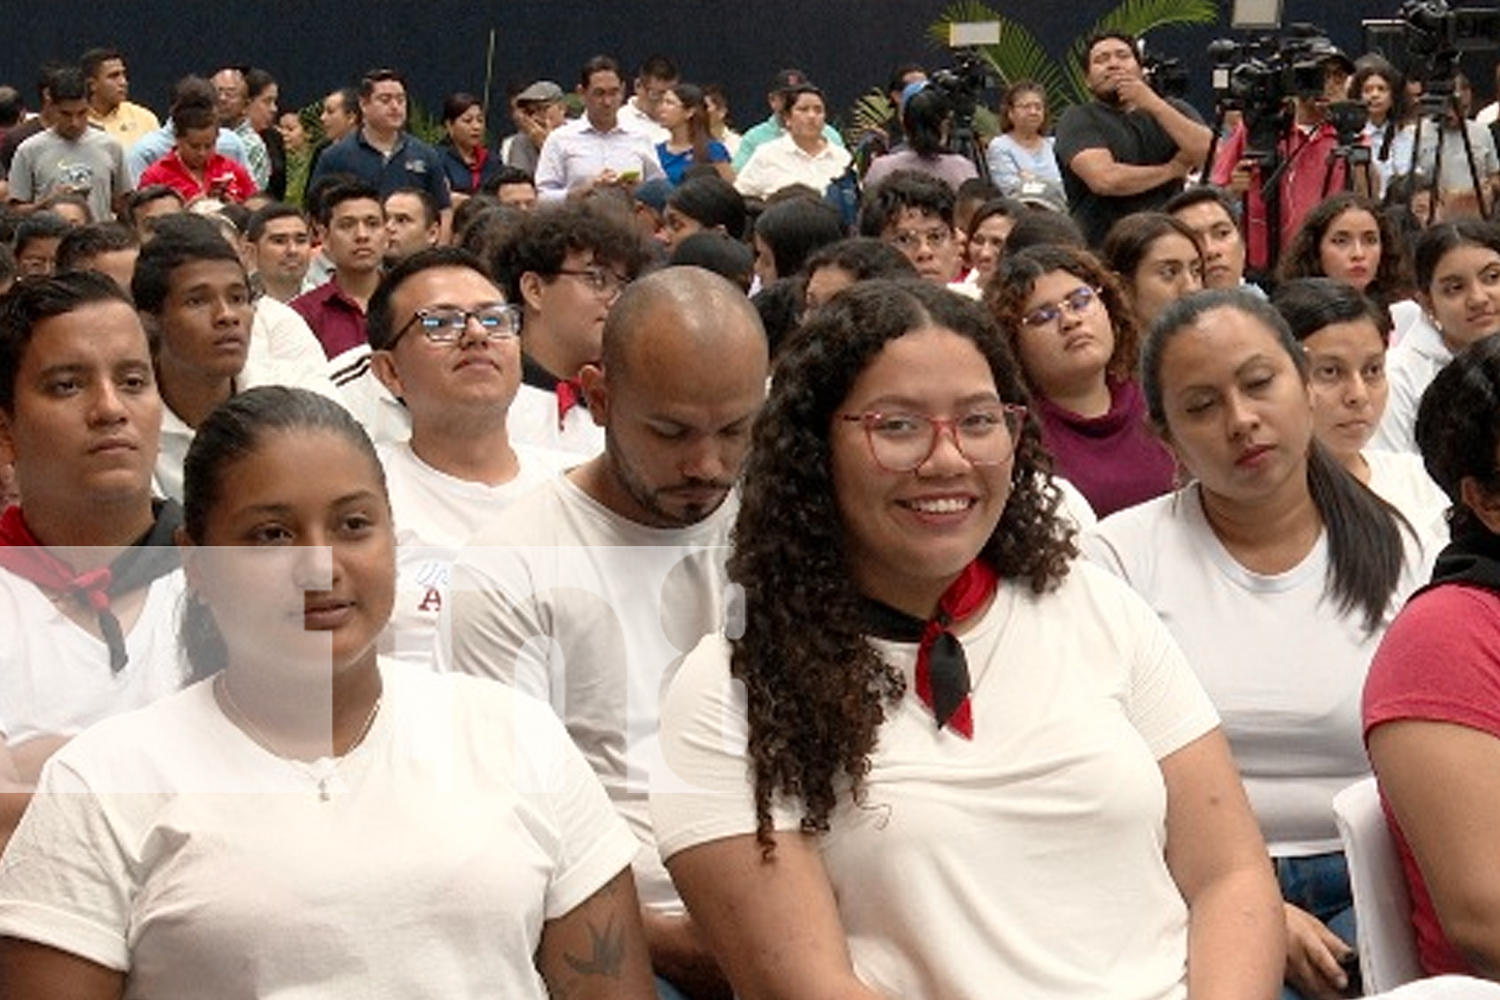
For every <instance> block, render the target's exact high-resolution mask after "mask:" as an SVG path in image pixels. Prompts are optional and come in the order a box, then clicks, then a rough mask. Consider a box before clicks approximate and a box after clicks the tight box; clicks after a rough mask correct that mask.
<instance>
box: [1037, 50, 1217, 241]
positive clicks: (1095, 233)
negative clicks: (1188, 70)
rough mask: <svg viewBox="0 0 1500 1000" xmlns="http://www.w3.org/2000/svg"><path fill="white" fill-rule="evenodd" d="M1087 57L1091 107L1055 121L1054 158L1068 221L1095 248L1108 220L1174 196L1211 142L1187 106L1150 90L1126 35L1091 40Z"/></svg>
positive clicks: (1075, 108) (1076, 108)
mask: <svg viewBox="0 0 1500 1000" xmlns="http://www.w3.org/2000/svg"><path fill="white" fill-rule="evenodd" d="M1087 52H1088V65H1087V83H1088V88H1089V91H1090V92H1091V93H1092V94H1093V95H1094V100H1093V101H1091V102H1089V103H1088V104H1078V105H1074V106H1073V107H1071V108H1069V109H1068V110H1067V111H1066V112H1065V113H1064V114H1063V116H1062V119H1061V120H1060V121H1059V122H1058V123H1057V144H1056V152H1057V162H1058V165H1059V166H1060V167H1061V168H1062V176H1063V186H1064V188H1065V189H1066V190H1067V193H1068V203H1069V205H1071V206H1072V210H1073V218H1074V219H1075V220H1076V221H1077V222H1078V224H1079V226H1080V227H1081V228H1082V229H1083V231H1084V234H1085V235H1086V236H1087V237H1088V240H1089V242H1090V244H1093V245H1098V244H1099V243H1100V242H1102V241H1103V239H1104V235H1105V234H1106V233H1107V232H1109V228H1110V226H1112V225H1114V223H1115V221H1116V220H1118V219H1121V218H1123V217H1125V216H1127V215H1129V214H1131V213H1132V212H1139V211H1143V210H1147V209H1156V208H1160V207H1161V206H1162V205H1163V204H1164V203H1165V202H1166V201H1167V199H1168V198H1170V197H1172V195H1174V194H1176V193H1177V192H1178V191H1181V190H1182V186H1183V179H1184V178H1185V177H1186V176H1187V175H1188V173H1189V172H1191V171H1193V170H1196V169H1198V168H1199V167H1201V166H1202V165H1203V161H1204V159H1205V158H1206V157H1207V156H1208V147H1209V143H1210V142H1211V141H1212V138H1213V135H1212V132H1211V131H1210V130H1209V128H1208V126H1207V125H1205V124H1204V123H1203V119H1202V117H1201V116H1200V115H1199V114H1198V112H1197V111H1195V110H1194V109H1193V107H1192V106H1191V105H1189V104H1188V103H1186V102H1185V101H1181V100H1177V99H1171V98H1164V97H1162V96H1161V95H1159V94H1158V93H1156V91H1154V90H1152V89H1151V86H1150V85H1149V84H1148V83H1147V82H1146V79H1145V73H1144V71H1143V69H1142V66H1141V60H1140V55H1139V53H1138V50H1137V47H1136V40H1135V39H1134V38H1132V37H1131V36H1130V35H1126V34H1122V33H1119V32H1107V33H1105V34H1102V35H1096V36H1095V37H1093V38H1091V39H1090V40H1089V43H1088V48H1087Z"/></svg>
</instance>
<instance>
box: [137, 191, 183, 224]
mask: <svg viewBox="0 0 1500 1000" xmlns="http://www.w3.org/2000/svg"><path fill="white" fill-rule="evenodd" d="M163 198H173V199H176V201H177V204H178V205H182V204H184V202H183V200H182V194H181V193H180V192H179V191H178V190H177V189H176V188H174V187H173V186H172V185H170V184H147V185H146V186H145V187H143V188H136V189H135V190H134V191H132V192H130V197H129V198H127V199H126V201H125V207H126V211H127V214H129V215H131V216H134V215H135V213H136V211H137V210H138V209H140V207H141V206H142V205H149V204H151V203H152V202H153V201H161V200H162V199H163Z"/></svg>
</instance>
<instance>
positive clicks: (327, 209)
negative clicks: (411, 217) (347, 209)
mask: <svg viewBox="0 0 1500 1000" xmlns="http://www.w3.org/2000/svg"><path fill="white" fill-rule="evenodd" d="M360 200H368V201H373V202H374V203H375V204H377V205H379V206H380V207H381V211H382V212H384V211H385V199H383V198H381V197H380V192H379V191H378V190H376V188H375V186H374V185H372V184H366V183H365V182H364V181H362V180H359V179H358V178H354V177H350V178H347V179H344V180H341V181H339V182H338V183H336V184H330V185H328V186H327V187H325V188H321V189H320V192H319V195H318V199H317V201H316V202H315V207H314V209H313V217H314V218H316V219H317V220H318V225H320V226H326V225H328V223H329V222H331V221H332V220H333V210H334V209H335V208H338V207H339V206H340V205H342V204H343V203H344V202H346V201H360Z"/></svg>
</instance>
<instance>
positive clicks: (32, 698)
mask: <svg viewBox="0 0 1500 1000" xmlns="http://www.w3.org/2000/svg"><path fill="white" fill-rule="evenodd" d="M184 590H185V583H184V581H183V575H182V571H181V570H175V571H173V572H171V573H168V574H167V575H165V576H161V577H157V578H156V579H155V580H153V581H152V582H151V584H150V585H149V586H148V587H147V589H146V599H145V603H144V604H143V605H142V606H141V611H140V614H139V616H138V617H137V618H136V620H135V621H134V622H133V623H131V625H130V630H129V631H128V632H127V633H126V634H125V652H126V655H127V657H128V660H127V661H126V663H125V666H124V667H123V668H122V669H121V670H120V672H119V673H118V674H115V673H113V672H112V671H111V670H110V667H109V649H108V647H107V646H105V644H104V640H103V639H101V638H99V637H98V636H95V635H93V634H91V633H89V632H88V631H87V630H85V629H84V628H83V627H82V626H80V625H79V624H78V623H77V622H75V621H73V620H72V619H70V618H69V617H68V616H67V615H65V614H64V613H63V611H62V609H61V608H59V607H58V606H57V605H56V604H54V603H53V602H52V600H51V598H49V597H48V596H47V595H46V594H44V593H43V592H42V591H41V590H40V589H39V588H38V587H37V586H36V584H34V583H32V582H31V581H29V580H26V579H23V578H22V577H19V576H17V575H15V574H14V573H11V572H10V571H8V570H4V569H0V736H3V737H4V738H5V740H6V742H8V743H10V744H12V745H14V744H17V743H23V742H25V741H26V740H29V739H33V738H35V737H37V736H45V735H53V736H76V735H77V734H78V733H80V732H82V731H83V730H84V729H86V728H87V727H88V726H90V725H92V724H94V723H95V722H98V721H99V720H100V719H104V718H108V717H109V716H111V715H117V714H119V713H120V712H125V711H128V710H130V709H133V708H140V707H141V706H143V705H147V704H150V703H151V702H153V701H155V700H156V699H158V698H160V697H163V696H164V695H168V694H171V693H172V692H173V691H176V690H177V689H178V688H180V687H182V685H183V682H184V681H185V680H186V679H187V676H188V669H187V663H186V661H185V660H183V659H182V657H181V656H180V655H179V652H178V650H179V647H178V641H177V622H178V617H179V614H180V612H181V609H182V598H183V591H184Z"/></svg>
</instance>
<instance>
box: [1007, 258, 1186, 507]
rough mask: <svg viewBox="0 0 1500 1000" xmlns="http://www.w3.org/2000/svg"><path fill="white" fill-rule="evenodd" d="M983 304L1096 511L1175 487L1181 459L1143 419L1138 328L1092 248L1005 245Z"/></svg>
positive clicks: (1037, 415) (1072, 477)
mask: <svg viewBox="0 0 1500 1000" xmlns="http://www.w3.org/2000/svg"><path fill="white" fill-rule="evenodd" d="M985 302H986V303H987V304H988V305H989V307H990V309H991V311H992V312H993V313H994V314H995V316H996V318H997V319H999V321H1000V327H1001V329H1002V330H1004V331H1005V332H1006V335H1007V336H1008V337H1009V339H1010V345H1011V349H1012V350H1014V351H1015V354H1016V360H1017V362H1018V363H1019V365H1020V370H1021V375H1022V377H1023V378H1024V379H1025V380H1026V385H1027V387H1028V388H1029V389H1030V390H1031V393H1032V407H1033V410H1034V416H1033V419H1035V420H1036V422H1037V426H1038V427H1039V428H1040V429H1041V434H1042V440H1043V441H1044V442H1045V443H1046V445H1047V448H1048V450H1049V451H1050V452H1051V453H1052V457H1053V460H1054V461H1055V462H1056V469H1057V472H1058V474H1059V475H1061V476H1063V477H1064V478H1065V479H1067V480H1068V481H1069V482H1070V483H1072V484H1073V485H1074V486H1076V487H1077V488H1078V489H1079V491H1080V492H1082V493H1083V495H1084V496H1085V497H1087V498H1088V502H1089V505H1090V506H1091V507H1093V509H1094V510H1095V511H1096V512H1097V513H1098V516H1099V517H1106V516H1108V515H1109V514H1112V513H1114V512H1115V511H1117V510H1120V509H1122V508H1125V507H1129V506H1132V505H1133V504H1138V503H1141V502H1142V501H1145V500H1150V499H1151V498H1152V497H1158V496H1161V495H1162V494H1164V493H1167V492H1169V491H1170V490H1171V489H1172V485H1173V478H1174V473H1175V469H1176V466H1175V464H1174V463H1173V461H1172V456H1171V454H1170V453H1169V452H1168V451H1167V449H1166V448H1165V447H1164V446H1163V445H1162V443H1161V441H1160V440H1159V439H1158V438H1157V437H1156V435H1155V434H1153V433H1152V432H1151V428H1150V426H1149V425H1148V424H1147V421H1146V402H1145V399H1144V398H1143V397H1142V395H1141V388H1140V385H1139V384H1138V383H1137V382H1136V374H1135V373H1136V358H1137V356H1138V353H1139V349H1140V345H1139V336H1140V335H1139V332H1138V330H1139V328H1138V327H1137V326H1136V324H1135V318H1134V316H1133V314H1132V313H1131V311H1130V307H1129V306H1128V305H1127V304H1126V300H1125V295H1124V293H1123V292H1122V291H1121V290H1120V284H1119V282H1118V281H1117V280H1116V279H1115V276H1114V275H1113V274H1111V273H1110V272H1109V271H1108V270H1107V269H1106V268H1105V267H1104V265H1103V264H1101V263H1100V262H1099V261H1098V259H1097V258H1095V257H1094V255H1093V254H1091V253H1089V252H1088V251H1087V250H1080V249H1075V248H1072V247H1065V246H1035V247H1030V248H1028V249H1026V250H1022V251H1021V252H1020V253H1012V252H1009V251H1007V252H1006V254H1005V259H1004V260H1002V261H1001V262H1000V269H999V270H998V271H996V272H995V276H994V278H993V279H991V281H990V284H989V286H988V287H987V288H986V290H985Z"/></svg>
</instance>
